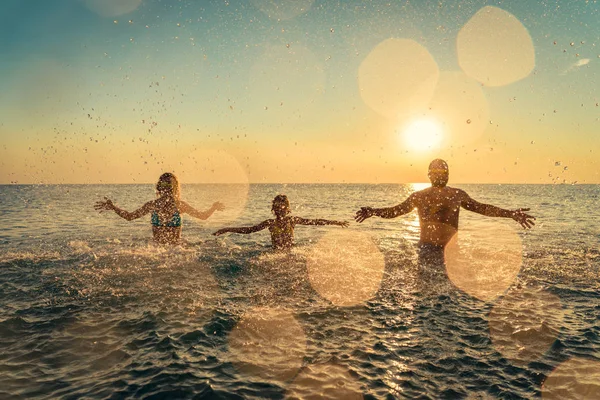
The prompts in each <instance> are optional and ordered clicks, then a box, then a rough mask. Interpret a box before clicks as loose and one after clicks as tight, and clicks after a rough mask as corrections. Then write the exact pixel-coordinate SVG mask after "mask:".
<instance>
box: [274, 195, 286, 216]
mask: <svg viewBox="0 0 600 400" xmlns="http://www.w3.org/2000/svg"><path fill="white" fill-rule="evenodd" d="M271 211H272V212H273V214H275V216H277V217H285V216H286V215H288V214H289V213H290V212H291V209H290V201H289V200H288V198H287V196H286V195H285V194H278V195H277V196H275V198H274V199H273V206H272V207H271Z"/></svg>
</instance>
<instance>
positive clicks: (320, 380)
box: [285, 363, 364, 400]
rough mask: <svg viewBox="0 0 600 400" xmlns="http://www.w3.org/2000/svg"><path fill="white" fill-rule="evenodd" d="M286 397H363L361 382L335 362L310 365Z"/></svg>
mask: <svg viewBox="0 0 600 400" xmlns="http://www.w3.org/2000/svg"><path fill="white" fill-rule="evenodd" d="M285 398H286V399H313V398H319V399H321V398H325V399H340V400H361V399H363V398H364V397H363V395H362V389H361V386H360V383H359V382H358V381H357V380H356V378H354V377H352V375H350V372H349V371H348V369H347V368H345V367H343V366H341V365H337V364H333V363H327V364H317V365H308V366H306V368H304V369H303V370H302V371H300V373H299V374H298V376H296V378H295V379H294V381H293V382H292V383H291V384H290V386H289V388H288V391H287V392H286V395H285Z"/></svg>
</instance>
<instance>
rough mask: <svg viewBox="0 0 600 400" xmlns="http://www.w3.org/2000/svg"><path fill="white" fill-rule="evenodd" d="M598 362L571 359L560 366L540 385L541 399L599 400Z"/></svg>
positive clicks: (599, 376) (599, 366) (599, 364)
mask: <svg viewBox="0 0 600 400" xmlns="http://www.w3.org/2000/svg"><path fill="white" fill-rule="evenodd" d="M599 382H600V362H598V361H595V360H586V359H583V358H572V359H570V360H568V361H566V362H564V363H562V364H560V365H559V366H558V367H557V368H556V369H554V371H552V373H551V374H550V375H549V376H548V378H546V380H545V381H544V383H543V384H542V399H544V400H566V399H573V400H575V399H577V400H580V399H589V400H594V399H600V384H599Z"/></svg>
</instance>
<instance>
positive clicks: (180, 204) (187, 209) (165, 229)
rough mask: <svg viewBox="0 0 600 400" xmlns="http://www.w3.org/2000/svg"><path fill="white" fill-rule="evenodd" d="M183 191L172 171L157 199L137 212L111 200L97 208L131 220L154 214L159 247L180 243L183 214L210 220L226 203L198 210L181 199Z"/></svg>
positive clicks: (162, 179) (160, 180) (163, 179)
mask: <svg viewBox="0 0 600 400" xmlns="http://www.w3.org/2000/svg"><path fill="white" fill-rule="evenodd" d="M180 193H181V189H180V187H179V181H178V180H177V177H176V176H175V175H173V174H172V173H170V172H167V173H164V174H162V175H161V176H160V178H158V183H157V184H156V195H157V197H158V198H157V199H156V200H152V201H149V202H147V203H146V204H144V205H143V206H142V207H140V208H138V209H137V210H135V211H133V212H128V211H125V210H123V209H121V208H119V207H117V206H116V205H114V204H113V202H112V201H111V200H110V199H108V198H106V197H105V198H104V201H98V202H97V203H96V204H95V205H94V208H95V209H96V210H98V211H100V212H103V211H114V212H115V213H116V214H117V215H118V216H119V217H121V218H124V219H126V220H127V221H131V220H134V219H137V218H140V217H143V216H144V215H146V214H149V213H152V214H151V218H150V223H151V224H152V234H153V236H154V241H155V242H156V243H159V244H180V243H181V242H182V240H181V214H189V215H191V216H192V217H195V218H198V219H207V218H208V217H210V216H211V215H212V214H213V213H214V212H215V211H223V210H224V209H225V207H224V206H223V204H221V203H219V202H216V203H214V204H213V205H212V207H211V208H209V209H208V210H206V211H198V210H196V209H195V208H194V207H192V206H190V205H189V204H187V203H186V202H185V201H183V200H181V199H180Z"/></svg>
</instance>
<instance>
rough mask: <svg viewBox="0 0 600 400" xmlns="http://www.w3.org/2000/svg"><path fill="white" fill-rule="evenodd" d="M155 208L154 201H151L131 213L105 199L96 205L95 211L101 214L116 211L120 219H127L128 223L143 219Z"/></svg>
mask: <svg viewBox="0 0 600 400" xmlns="http://www.w3.org/2000/svg"><path fill="white" fill-rule="evenodd" d="M153 206H154V201H149V202H147V203H146V204H144V205H143V206H141V207H140V208H138V209H137V210H135V211H133V212H129V211H126V210H123V209H121V208H119V207H117V206H116V205H114V203H113V202H112V200H110V199H109V198H106V197H105V198H104V201H98V202H96V204H94V209H96V210H97V211H100V212H103V211H114V212H115V214H117V215H118V216H119V217H121V218H123V219H126V220H127V221H132V220H134V219H137V218H140V217H143V216H144V215H146V214H148V213H149V212H150V211H152V208H153Z"/></svg>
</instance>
